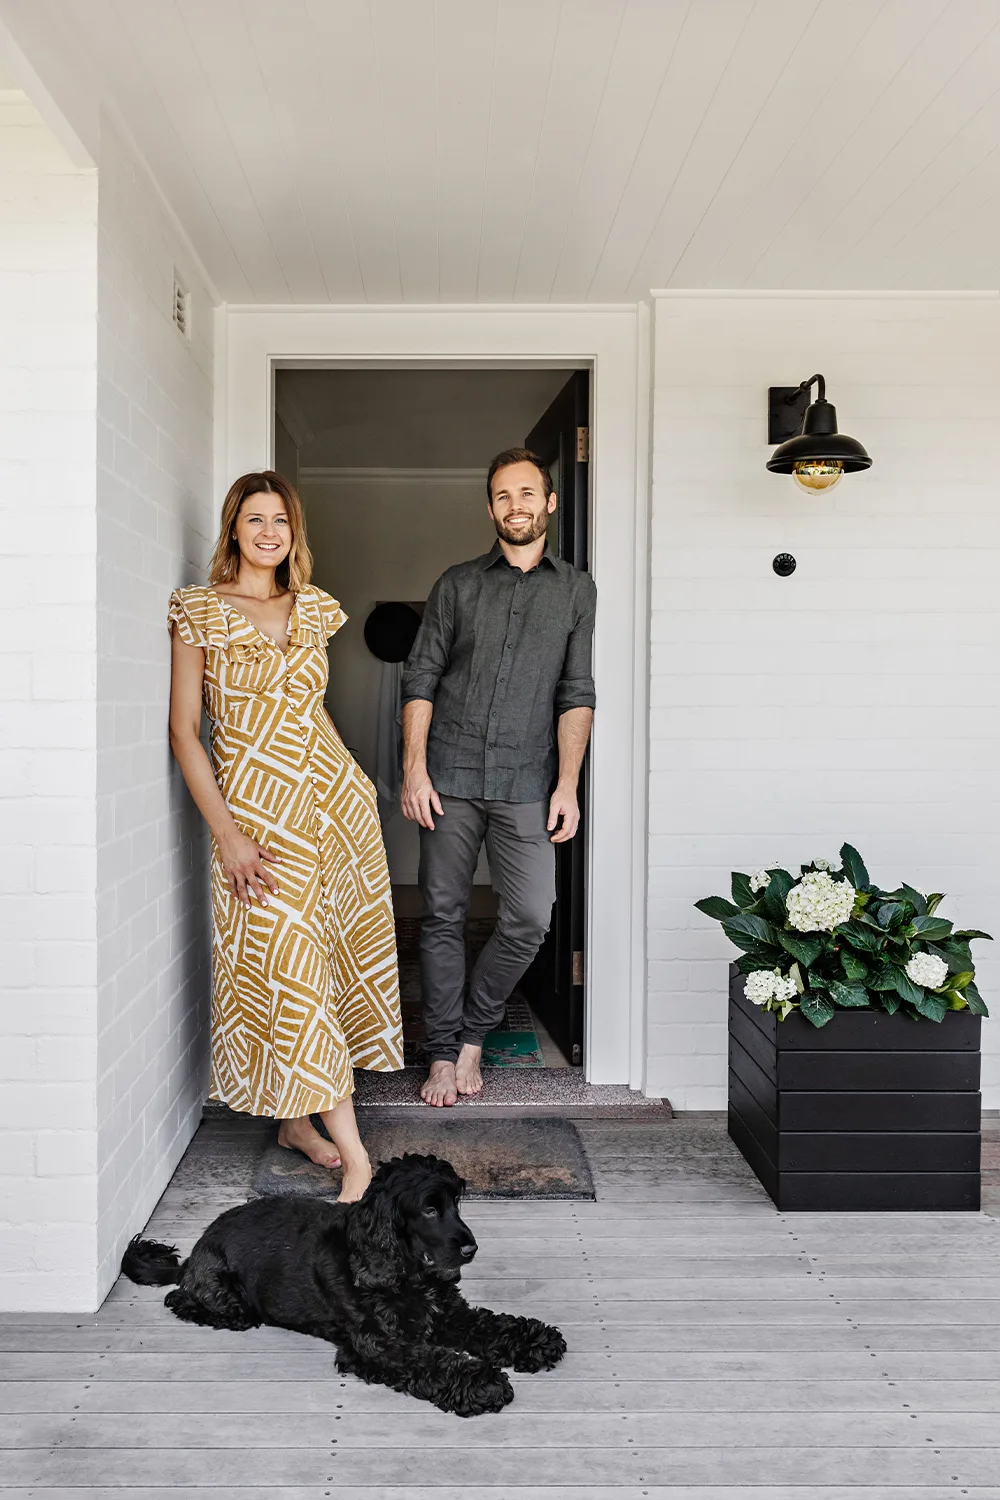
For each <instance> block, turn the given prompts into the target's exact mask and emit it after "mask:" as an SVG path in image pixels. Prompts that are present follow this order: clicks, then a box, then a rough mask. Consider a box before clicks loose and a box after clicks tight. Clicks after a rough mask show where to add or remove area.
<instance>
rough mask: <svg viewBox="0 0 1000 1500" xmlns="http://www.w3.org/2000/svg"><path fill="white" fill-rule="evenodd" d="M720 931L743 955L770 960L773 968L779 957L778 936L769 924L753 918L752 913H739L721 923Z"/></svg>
mask: <svg viewBox="0 0 1000 1500" xmlns="http://www.w3.org/2000/svg"><path fill="white" fill-rule="evenodd" d="M722 930H723V932H724V933H725V934H726V937H727V938H728V939H729V941H730V942H731V943H735V945H736V947H737V948H742V949H743V951H744V952H745V953H753V954H755V955H756V956H757V957H758V958H770V960H771V967H772V968H773V967H774V965H775V964H776V962H777V960H778V958H779V957H780V955H781V949H780V947H779V945H778V934H777V933H776V932H775V930H774V928H773V927H772V926H771V924H770V922H765V921H764V918H763V917H757V916H754V915H753V913H752V912H740V913H739V915H738V916H735V917H730V918H729V920H728V921H726V922H723V924H722Z"/></svg>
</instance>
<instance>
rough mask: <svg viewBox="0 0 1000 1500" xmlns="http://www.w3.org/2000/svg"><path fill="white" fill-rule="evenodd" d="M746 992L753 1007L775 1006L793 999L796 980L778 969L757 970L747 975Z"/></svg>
mask: <svg viewBox="0 0 1000 1500" xmlns="http://www.w3.org/2000/svg"><path fill="white" fill-rule="evenodd" d="M745 992H746V997H747V999H748V1000H749V1001H750V1004H751V1005H773V1004H775V1003H776V1002H780V1001H783V1000H791V999H792V998H793V996H794V995H795V993H796V991H795V980H794V979H790V978H789V977H788V975H786V974H782V973H781V971H780V970H778V969H774V970H770V969H757V970H755V972H754V973H753V974H748V975H747V977H746V984H745Z"/></svg>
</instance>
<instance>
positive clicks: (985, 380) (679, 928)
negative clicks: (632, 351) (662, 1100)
mask: <svg viewBox="0 0 1000 1500" xmlns="http://www.w3.org/2000/svg"><path fill="white" fill-rule="evenodd" d="M816 370H819V371H822V373H823V374H824V375H825V376H826V379H827V395H828V397H829V399H830V400H831V401H832V402H833V403H834V404H835V405H836V407H837V412H838V416H839V421H840V427H841V430H842V431H845V432H849V433H850V434H851V435H852V436H854V437H857V438H858V439H859V440H860V441H861V442H863V443H864V444H865V446H866V447H867V448H868V450H869V452H870V453H871V455H872V457H873V460H874V465H873V467H872V469H871V470H870V471H869V472H868V473H867V474H859V475H848V476H845V477H844V479H843V480H842V481H841V483H840V485H839V487H838V488H837V489H836V490H835V491H834V492H833V493H832V494H830V495H828V496H825V497H824V496H817V497H815V498H812V497H807V496H806V495H804V494H803V493H802V492H800V491H799V490H798V489H797V487H796V486H795V485H794V483H793V481H792V480H791V479H790V478H786V477H784V476H777V475H772V474H769V473H768V472H767V471H766V469H765V467H764V465H765V462H766V460H767V458H768V456H769V452H770V450H769V449H768V447H767V442H766V438H767V431H766V393H767V387H768V386H769V385H795V384H797V383H798V382H799V381H800V380H802V379H804V378H805V377H807V376H808V375H811V374H812V373H813V372H814V371H816ZM998 387H1000V301H998V300H997V298H996V296H994V295H984V296H982V297H978V296H974V295H973V296H968V297H963V296H961V295H958V296H954V297H951V296H946V295H943V296H934V295H933V294H930V295H924V296H920V295H913V296H909V295H907V296H893V295H890V296H882V295H863V294H861V295H849V294H827V295H823V294H816V295H813V294H785V295H782V294H775V295H758V296H752V295H751V296H744V295H736V294H725V293H721V294H719V295H711V294H706V295H697V294H696V295H671V294H667V295H665V296H662V297H659V298H658V299H657V301H656V305H655V353H654V413H653V476H652V492H653V493H652V502H653V503H652V563H651V574H652V579H651V604H652V624H651V629H652V666H651V707H650V718H651V744H650V840H649V843H650V856H649V859H650V871H649V905H648V930H649V1007H648V1017H649V1022H648V1026H649V1036H648V1049H649V1072H648V1080H647V1087H648V1089H649V1092H651V1093H653V1094H659V1093H664V1094H666V1095H667V1096H668V1097H669V1098H670V1099H671V1100H672V1102H673V1103H674V1105H675V1106H677V1107H678V1108H687V1109H721V1108H723V1107H724V1105H725V1102H726V979H727V965H728V962H729V960H730V958H731V957H732V956H733V951H732V949H731V948H730V946H729V944H728V943H727V942H726V940H725V938H724V937H723V936H722V933H721V930H720V929H719V927H718V924H717V923H713V922H710V921H709V920H708V919H707V918H704V917H702V916H701V915H700V914H699V913H698V912H696V911H694V910H693V909H692V903H693V902H694V901H695V900H697V899H698V898H699V897H700V896H707V895H710V894H715V893H719V894H727V892H728V879H729V872H730V870H733V869H742V870H748V869H751V868H753V867H754V866H757V865H761V864H765V863H767V862H769V861H772V860H778V861H780V862H782V863H783V864H785V865H786V866H787V867H789V868H792V869H793V870H794V869H797V867H798V865H799V863H801V862H804V861H808V860H810V859H812V858H813V857H814V856H816V855H825V856H827V857H829V858H836V855H837V851H838V850H839V848H840V845H841V843H842V842H843V841H844V840H845V839H846V840H848V841H850V842H851V843H853V844H855V845H856V846H857V847H858V848H859V849H860V850H861V852H862V854H863V855H864V856H865V858H866V860H867V862H868V865H869V869H870V872H871V874H872V877H873V879H875V880H876V881H877V882H878V883H879V884H881V885H884V886H892V885H895V884H896V882H897V881H898V880H900V879H906V880H908V881H911V882H912V883H914V884H915V885H916V886H918V887H919V888H922V889H925V890H943V891H946V892H947V893H948V897H947V900H946V902H945V903H944V905H943V907H942V914H943V915H946V916H949V917H955V918H958V919H960V923H961V925H963V926H970V927H982V928H985V929H986V931H990V930H991V929H996V928H997V912H998V909H1000V859H998V854H1000V848H998V834H1000V784H998V777H997V763H998V757H997V738H998V732H1000V711H998V683H1000V674H998V672H997V660H998V655H997V650H998V645H1000V592H998V589H997V582H996V580H997V573H998V563H1000V507H998V504H997V493H996V479H995V459H994V455H995V452H996V443H997V415H996V413H997V404H998V395H1000V390H998ZM781 551H789V552H791V553H793V554H794V555H795V557H796V558H797V560H798V568H797V570H796V572H795V573H794V574H793V575H792V577H790V578H787V579H783V578H779V577H777V575H776V574H775V573H774V572H773V571H772V568H771V559H772V558H773V557H774V555H775V554H776V553H778V552H781ZM974 951H975V952H976V953H977V955H978V959H979V968H980V987H981V989H982V992H983V994H984V997H985V998H986V1000H987V1002H988V1003H990V1004H991V1005H992V1008H993V1010H994V1012H995V1013H996V1014H1000V982H998V981H1000V964H998V962H997V960H996V958H994V957H992V956H991V945H990V944H989V943H980V944H977V945H975V949H974ZM833 1024H836V1023H835V1022H834V1023H833ZM983 1052H984V1056H983V1103H984V1106H986V1107H987V1108H991V1107H992V1108H995V1107H997V1106H998V1105H1000V1022H997V1021H988V1022H985V1023H984V1031H983Z"/></svg>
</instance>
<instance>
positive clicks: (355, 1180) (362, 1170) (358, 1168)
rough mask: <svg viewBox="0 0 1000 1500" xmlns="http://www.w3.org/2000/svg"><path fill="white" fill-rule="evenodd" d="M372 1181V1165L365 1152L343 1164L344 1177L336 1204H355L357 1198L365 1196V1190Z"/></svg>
mask: <svg viewBox="0 0 1000 1500" xmlns="http://www.w3.org/2000/svg"><path fill="white" fill-rule="evenodd" d="M371 1180H372V1164H371V1162H370V1161H369V1160H368V1156H367V1154H366V1153H365V1152H362V1153H361V1155H360V1156H359V1157H356V1158H355V1157H352V1158H351V1159H350V1160H349V1161H345V1162H344V1177H343V1181H342V1182H341V1186H340V1197H339V1198H338V1199H337V1202H338V1203H357V1201H358V1199H359V1198H363V1197H364V1195H365V1189H366V1188H367V1186H368V1184H369V1183H370V1182H371Z"/></svg>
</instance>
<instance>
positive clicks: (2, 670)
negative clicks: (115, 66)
mask: <svg viewBox="0 0 1000 1500" xmlns="http://www.w3.org/2000/svg"><path fill="white" fill-rule="evenodd" d="M96 259H97V177H96V173H95V172H94V170H93V169H92V168H90V169H88V168H81V167H79V166H75V165H74V164H73V162H72V161H71V160H70V159H69V157H68V156H67V155H66V153H65V151H64V150H63V148H62V147H61V146H60V145H59V144H58V143H57V141H56V139H55V137H54V136H53V135H52V133H51V132H50V130H49V129H48V127H47V126H46V125H45V124H44V123H43V122H42V120H41V119H40V117H39V115H38V114H37V113H36V111H35V109H34V108H33V107H32V105H31V104H30V103H29V102H28V101H27V99H26V98H25V96H24V95H23V94H21V93H19V92H18V91H16V90H13V89H9V90H4V91H3V92H2V93H0V323H2V328H3V337H2V340H0V475H2V480H3V487H2V493H3V500H2V504H3V510H4V518H5V522H6V525H5V528H4V530H5V539H4V556H3V561H2V569H3V590H2V609H0V615H2V628H0V641H2V648H0V649H2V652H3V657H2V666H0V693H2V696H3V699H4V700H5V701H4V702H3V706H2V712H0V766H2V775H0V845H2V852H0V879H2V881H3V892H4V894H3V902H2V906H0V913H2V918H0V920H2V929H0V930H2V937H3V975H2V988H0V1307H13V1308H24V1307H43V1306H54V1305H55V1306H62V1307H81V1308H82V1307H92V1306H94V1300H95V1277H94V1266H95V1262H96V1234H97V1219H96V1172H97V1135H96V1133H97V1114H96V1098H95V1092H94V1072H95V1047H96V1004H97V1002H96V982H97V973H96V963H97V943H96V911H95V897H94V884H95V813H94V777H95V760H96V724H95V713H94V709H95V690H96V689H95V622H94V601H95V576H94V544H95V489H94V406H95V393H96V359H97V347H96V295H97V288H96V275H95V267H96Z"/></svg>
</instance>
